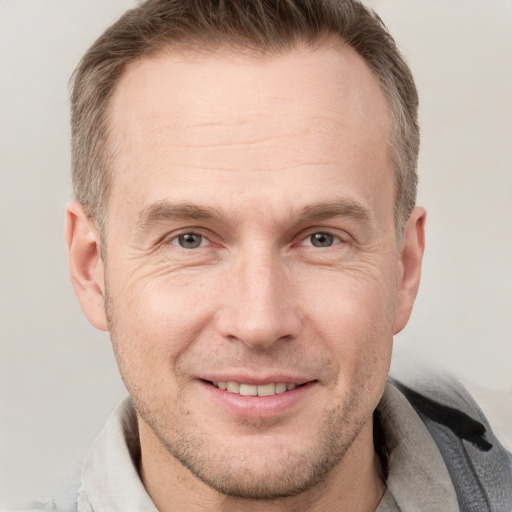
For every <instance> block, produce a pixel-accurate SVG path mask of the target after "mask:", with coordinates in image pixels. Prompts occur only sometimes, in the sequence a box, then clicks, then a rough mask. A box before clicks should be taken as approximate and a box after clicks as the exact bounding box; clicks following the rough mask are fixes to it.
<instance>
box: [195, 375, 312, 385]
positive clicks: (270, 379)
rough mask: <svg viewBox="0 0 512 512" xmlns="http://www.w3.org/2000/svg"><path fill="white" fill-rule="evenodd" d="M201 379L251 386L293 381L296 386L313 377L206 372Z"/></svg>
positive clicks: (309, 380)
mask: <svg viewBox="0 0 512 512" xmlns="http://www.w3.org/2000/svg"><path fill="white" fill-rule="evenodd" d="M200 378H201V380H205V381H210V382H239V383H242V382H243V383H244V384H251V385H253V386H258V385H259V384H271V383H278V382H286V383H288V382H294V383H295V384H297V385H298V386H300V385H302V384H306V383H307V382H311V381H313V380H315V379H308V378H306V377H299V376H297V375H295V376H294V375H290V374H284V373H279V374H277V373H276V374H270V375H265V376H264V377H257V376H250V375H244V374H235V373H230V374H229V375H227V374H221V373H217V374H208V375H205V376H201V377H200Z"/></svg>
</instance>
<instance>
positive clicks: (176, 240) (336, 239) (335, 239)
mask: <svg viewBox="0 0 512 512" xmlns="http://www.w3.org/2000/svg"><path fill="white" fill-rule="evenodd" d="M192 236H195V237H200V239H201V240H200V242H199V244H198V245H197V246H194V247H185V246H184V245H182V243H183V242H184V238H185V237H192ZM315 236H316V237H317V242H319V243H320V244H321V243H322V238H324V239H325V238H327V241H328V242H329V240H330V242H331V243H330V244H329V245H325V246H323V245H315V242H314V241H313V240H314V239H313V237H315ZM180 239H181V240H180ZM307 241H310V243H307ZM169 243H170V244H171V245H175V246H177V247H180V248H181V249H184V250H194V249H199V248H201V247H205V246H206V244H207V243H210V244H211V241H210V240H209V239H208V237H206V236H205V235H202V234H201V233H197V232H195V231H187V232H184V233H180V234H179V235H176V236H174V237H173V238H171V239H170V241H169ZM185 243H186V241H185ZM340 243H343V240H342V238H341V237H340V236H338V235H335V234H333V233H330V232H329V231H314V232H312V233H310V234H308V235H307V236H306V237H305V238H302V239H301V241H300V243H299V244H298V245H299V246H304V247H312V248H317V249H328V248H330V247H332V246H335V245H338V244H340Z"/></svg>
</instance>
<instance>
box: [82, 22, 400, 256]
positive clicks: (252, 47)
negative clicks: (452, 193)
mask: <svg viewBox="0 0 512 512" xmlns="http://www.w3.org/2000/svg"><path fill="white" fill-rule="evenodd" d="M161 39H162V40H161V42H160V44H158V45H157V46H155V47H154V48H152V49H151V51H147V52H145V53H143V54H141V55H138V56H135V57H133V58H131V59H127V60H126V62H124V63H123V66H122V68H121V72H120V74H119V77H118V78H117V80H116V81H115V83H114V84H113V86H112V87H111V89H110V93H109V95H108V97H107V98H106V100H105V108H104V111H103V115H102V116H101V121H102V133H101V141H100V147H101V151H100V155H98V156H99V158H100V162H101V165H102V167H103V172H104V173H106V177H105V178H106V180H105V181H106V183H107V184H108V190H107V194H106V195H105V196H104V200H103V202H102V203H101V205H100V207H99V209H98V210H99V211H98V212H97V213H99V217H100V218H98V216H97V215H96V216H95V218H92V220H93V223H94V224H95V225H96V227H97V229H98V231H99V233H100V238H101V241H102V244H105V243H106V238H107V229H108V211H109V205H110V197H111V193H112V188H113V186H114V178H115V162H116V160H117V156H118V155H119V151H118V148H116V147H115V144H114V143H113V140H112V137H111V136H112V131H113V129H114V127H113V125H112V113H113V98H114V96H115V95H116V92H117V91H118V89H119V86H120V84H121V82H122V81H123V78H124V77H125V76H126V73H127V70H128V68H129V67H132V66H134V65H136V64H137V63H138V62H143V61H144V60H148V59H154V58H158V57H160V56H164V55H166V54H169V53H171V54H176V53H178V54H180V53H182V54H185V53H189V54H190V53H192V54H197V55H204V56H209V55H216V54H219V53H221V54H224V55H226V54H227V55H229V54H230V53H231V54H233V55H235V56H242V57H243V58H253V59H260V58H261V59H265V58H268V57H271V56H278V55H284V54H286V53H289V52H292V51H294V50H296V49H298V48H300V45H303V46H304V48H307V49H311V50H312V51H324V50H328V49H330V48H336V47H338V49H341V48H343V47H347V46H348V47H349V48H351V49H352V50H353V51H354V52H355V53H356V54H357V55H358V56H359V57H360V58H361V59H362V61H363V62H364V64H365V65H366V67H367V69H368V70H369V71H370V72H371V74H372V76H373V77H374V78H375V79H376V80H377V83H378V85H379V89H380V91H381V92H382V94H383V96H384V99H385V102H386V109H387V117H388V125H387V133H386V136H385V141H386V147H387V150H388V151H389V157H390V158H391V161H392V165H393V169H392V172H393V176H392V178H393V181H394V185H393V210H394V219H395V236H396V238H397V247H400V245H401V240H402V235H403V229H404V228H405V221H406V220H407V218H404V217H405V212H400V211H399V208H400V206H401V205H400V198H399V194H398V192H399V191H398V181H399V179H400V178H399V173H400V169H399V166H400V163H399V160H400V150H399V149H398V147H397V146H399V140H398V139H399V135H398V133H397V132H399V128H400V121H399V120H398V119H397V112H396V105H397V104H399V103H400V102H399V101H398V100H397V99H393V98H392V97H391V95H392V91H388V90H387V89H388V88H389V87H388V88H387V87H386V86H385V85H384V84H383V78H382V77H381V76H379V75H378V74H377V73H376V72H375V70H374V69H372V67H371V66H370V65H369V63H368V60H367V59H366V58H365V57H364V56H363V55H361V53H360V52H358V51H357V50H356V49H355V48H354V47H353V46H352V45H350V44H349V43H348V42H347V41H346V40H345V39H343V38H342V37H341V36H340V35H339V34H336V33H335V32H326V33H325V34H324V35H322V36H319V37H317V38H316V39H314V40H307V39H305V38H302V39H297V40H296V41H294V42H293V43H290V44H288V45H287V46H282V47H280V48H276V47H271V46H269V47H263V45H257V44H255V43H254V42H252V41H249V42H248V43H247V44H244V42H243V41H237V40H233V41H223V40H221V41H218V42H216V43H214V44H209V45H208V46H206V44H205V43H203V42H201V41H197V40H195V39H193V38H191V39H190V40H187V41H172V40H170V39H165V38H164V37H162V38H161ZM330 41H332V43H331V44H329V42H330ZM402 181H403V180H402ZM91 217H92V216H91Z"/></svg>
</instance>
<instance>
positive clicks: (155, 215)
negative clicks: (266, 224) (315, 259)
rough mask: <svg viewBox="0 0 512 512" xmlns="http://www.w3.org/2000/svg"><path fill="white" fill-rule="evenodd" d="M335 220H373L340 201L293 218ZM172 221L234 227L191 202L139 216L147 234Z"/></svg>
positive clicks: (159, 206) (159, 205)
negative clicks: (150, 229) (157, 225)
mask: <svg viewBox="0 0 512 512" xmlns="http://www.w3.org/2000/svg"><path fill="white" fill-rule="evenodd" d="M333 217H350V218H354V219H356V220H360V221H363V222H369V221H370V219H371V213H370V210H369V209H368V208H366V207H364V206H363V205H361V204H360V203H357V202H355V201H353V200H350V199H345V198H340V199H337V200H334V201H330V202H328V203H317V204H312V205H307V206H305V207H304V208H302V209H301V210H298V211H297V212H292V214H291V215H290V218H292V219H298V221H299V223H307V222H311V221H319V220H324V219H329V218H333ZM173 220H201V221H204V220H208V221H216V222H221V223H223V224H227V225H230V224H234V221H235V216H234V215H225V214H223V213H222V212H221V211H220V210H218V209H217V208H213V207H209V206H200V205H196V204H192V203H171V202H169V201H166V200H162V201H156V202H155V203H152V204H150V205H148V206H146V207H145V208H143V209H142V210H141V211H140V213H139V218H138V220H137V227H138V229H140V230H142V231H144V230H147V229H149V228H150V227H151V226H152V225H154V224H157V223H159V222H162V221H173Z"/></svg>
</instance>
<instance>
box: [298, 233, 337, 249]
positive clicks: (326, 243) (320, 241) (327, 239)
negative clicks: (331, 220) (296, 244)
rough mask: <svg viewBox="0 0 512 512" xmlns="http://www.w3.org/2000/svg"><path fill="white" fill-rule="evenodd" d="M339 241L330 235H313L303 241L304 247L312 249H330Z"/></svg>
mask: <svg viewBox="0 0 512 512" xmlns="http://www.w3.org/2000/svg"><path fill="white" fill-rule="evenodd" d="M340 241H341V240H340V238H339V237H338V236H335V235H331V234H330V233H313V234H312V235H309V236H308V237H307V238H306V239H305V240H304V245H312V246H313V247H331V246H332V245H334V244H337V243H339V242H340Z"/></svg>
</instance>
